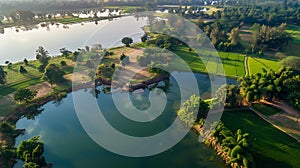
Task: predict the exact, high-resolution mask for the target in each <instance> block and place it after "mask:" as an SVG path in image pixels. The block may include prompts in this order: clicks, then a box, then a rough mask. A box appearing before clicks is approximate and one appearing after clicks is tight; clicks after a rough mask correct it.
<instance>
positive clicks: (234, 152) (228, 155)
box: [206, 122, 255, 168]
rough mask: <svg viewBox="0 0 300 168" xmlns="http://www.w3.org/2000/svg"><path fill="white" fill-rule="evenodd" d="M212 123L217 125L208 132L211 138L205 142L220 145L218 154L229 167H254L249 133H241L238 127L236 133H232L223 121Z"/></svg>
mask: <svg viewBox="0 0 300 168" xmlns="http://www.w3.org/2000/svg"><path fill="white" fill-rule="evenodd" d="M214 124H217V126H216V127H214V126H213V128H214V129H213V130H212V131H211V132H210V134H209V135H210V136H211V137H212V138H213V139H207V140H206V143H208V144H210V145H212V146H213V147H214V146H215V148H217V145H220V146H221V149H222V151H221V153H219V155H220V156H222V157H223V158H224V160H225V161H226V163H227V164H229V165H230V166H231V167H245V168H246V167H247V168H254V167H255V162H254V159H253V156H252V155H251V153H250V145H249V143H248V137H249V134H248V133H243V132H242V130H240V129H238V130H237V131H236V133H232V132H231V131H230V130H229V129H228V128H227V127H226V126H225V125H224V124H223V122H219V123H214Z"/></svg>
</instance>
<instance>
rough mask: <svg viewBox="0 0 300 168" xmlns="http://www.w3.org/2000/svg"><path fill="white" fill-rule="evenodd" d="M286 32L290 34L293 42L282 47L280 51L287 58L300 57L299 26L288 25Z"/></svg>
mask: <svg viewBox="0 0 300 168" xmlns="http://www.w3.org/2000/svg"><path fill="white" fill-rule="evenodd" d="M286 31H287V32H289V33H291V35H292V37H293V41H291V42H290V43H289V44H288V45H287V46H284V47H283V48H282V49H281V51H282V52H283V53H285V54H286V55H287V56H300V52H299V48H300V26H295V25H290V26H288V28H287V30H286Z"/></svg>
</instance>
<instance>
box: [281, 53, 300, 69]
mask: <svg viewBox="0 0 300 168" xmlns="http://www.w3.org/2000/svg"><path fill="white" fill-rule="evenodd" d="M280 65H281V66H290V67H292V68H293V69H298V70H300V58H299V57H296V56H288V57H286V58H283V59H282V60H281V61H280Z"/></svg>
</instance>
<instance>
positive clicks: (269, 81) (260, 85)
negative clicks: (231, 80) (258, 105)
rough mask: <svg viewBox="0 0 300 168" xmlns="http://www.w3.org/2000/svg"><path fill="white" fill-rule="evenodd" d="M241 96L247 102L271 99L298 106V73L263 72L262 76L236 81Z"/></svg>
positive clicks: (286, 69)
mask: <svg viewBox="0 0 300 168" xmlns="http://www.w3.org/2000/svg"><path fill="white" fill-rule="evenodd" d="M238 81H239V84H240V87H241V94H242V95H243V96H244V97H245V98H246V99H247V101H249V102H255V101H258V100H261V99H267V100H272V99H273V98H276V99H281V100H285V101H287V102H289V103H290V104H291V105H293V106H295V107H297V108H298V109H299V108H300V106H299V98H300V97H299V95H300V94H299V91H300V90H299V89H300V88H299V84H300V83H299V82H300V75H299V72H298V71H296V70H293V69H290V68H281V69H280V70H278V71H277V72H276V71H273V70H271V71H269V72H267V71H265V72H264V73H263V74H260V73H257V74H255V75H251V76H246V77H241V78H239V79H238Z"/></svg>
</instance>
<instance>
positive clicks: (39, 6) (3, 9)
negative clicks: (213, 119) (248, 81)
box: [0, 0, 297, 15]
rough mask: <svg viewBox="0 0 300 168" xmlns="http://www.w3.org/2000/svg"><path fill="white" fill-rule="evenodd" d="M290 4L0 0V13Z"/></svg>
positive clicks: (266, 1) (286, 1) (287, 0)
mask: <svg viewBox="0 0 300 168" xmlns="http://www.w3.org/2000/svg"><path fill="white" fill-rule="evenodd" d="M258 3H260V4H263V3H264V4H274V3H281V4H286V5H287V4H291V3H297V1H292V0H284V1H280V0H259V1H257V0H240V1H236V0H226V1H225V0H220V1H218V2H217V1H212V0H200V1H199V0H159V1H158V0H153V1H149V0H128V1H124V0H120V1H115V0H109V1H107V2H105V1H104V0H90V1H80V0H77V1H70V0H63V1H50V0H38V1H1V0H0V14H2V15H5V14H7V13H8V12H9V11H11V10H31V11H37V12H41V11H57V10H71V9H84V8H94V7H99V6H144V7H154V6H156V5H211V4H214V5H217V6H218V5H220V6H222V5H245V4H246V5H253V4H256V5H257V4H258Z"/></svg>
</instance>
